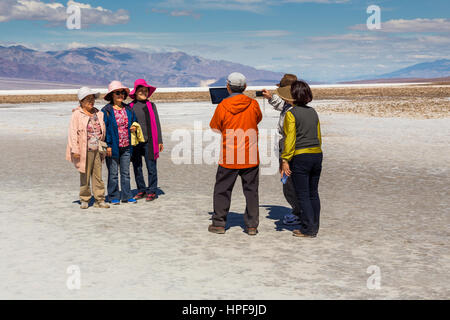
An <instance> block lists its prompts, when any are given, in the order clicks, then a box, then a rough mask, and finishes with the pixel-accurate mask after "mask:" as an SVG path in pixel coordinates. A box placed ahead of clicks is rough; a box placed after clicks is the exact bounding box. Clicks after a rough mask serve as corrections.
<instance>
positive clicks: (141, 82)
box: [130, 79, 156, 99]
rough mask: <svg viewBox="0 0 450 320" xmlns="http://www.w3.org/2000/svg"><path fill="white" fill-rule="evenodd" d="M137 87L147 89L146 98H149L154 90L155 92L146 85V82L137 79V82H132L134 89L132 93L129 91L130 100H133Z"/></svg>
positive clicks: (154, 88)
mask: <svg viewBox="0 0 450 320" xmlns="http://www.w3.org/2000/svg"><path fill="white" fill-rule="evenodd" d="M139 86H143V87H147V88H148V96H147V98H150V96H151V95H152V94H153V92H155V90H156V87H153V86H151V85H149V84H147V82H145V80H144V79H137V80H136V81H135V82H134V89H133V91H131V93H130V98H131V99H135V93H136V89H137V87H139Z"/></svg>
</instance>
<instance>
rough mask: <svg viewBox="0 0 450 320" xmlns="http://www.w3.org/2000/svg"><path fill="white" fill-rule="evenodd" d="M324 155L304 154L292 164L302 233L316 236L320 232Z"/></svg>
mask: <svg viewBox="0 0 450 320" xmlns="http://www.w3.org/2000/svg"><path fill="white" fill-rule="evenodd" d="M322 160H323V155H322V153H303V154H299V155H296V156H294V157H293V158H292V160H291V162H290V169H291V172H292V174H291V177H292V182H294V188H295V192H296V194H297V200H298V204H299V206H300V209H301V210H302V212H301V213H300V228H299V229H300V232H301V233H303V234H307V235H316V234H317V233H318V232H319V218H320V198H319V179H320V173H321V172H322Z"/></svg>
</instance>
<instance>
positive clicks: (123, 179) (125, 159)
mask: <svg viewBox="0 0 450 320" xmlns="http://www.w3.org/2000/svg"><path fill="white" fill-rule="evenodd" d="M130 159H131V153H130V148H129V147H125V148H119V159H114V158H112V157H107V158H106V166H107V167H108V198H109V201H111V200H119V199H120V198H121V199H122V201H128V200H129V199H131V198H132V194H131V187H130ZM119 168H120V189H121V190H122V192H120V190H119Z"/></svg>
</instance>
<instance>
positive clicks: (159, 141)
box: [152, 102, 163, 144]
mask: <svg viewBox="0 0 450 320" xmlns="http://www.w3.org/2000/svg"><path fill="white" fill-rule="evenodd" d="M152 107H153V112H154V113H155V120H156V127H157V128H158V144H163V137H162V130H161V123H160V122H159V114H158V109H156V104H154V103H153V102H152Z"/></svg>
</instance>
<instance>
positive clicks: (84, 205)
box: [80, 201, 89, 209]
mask: <svg viewBox="0 0 450 320" xmlns="http://www.w3.org/2000/svg"><path fill="white" fill-rule="evenodd" d="M80 208H81V209H88V208H89V202H86V201H81V206H80Z"/></svg>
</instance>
